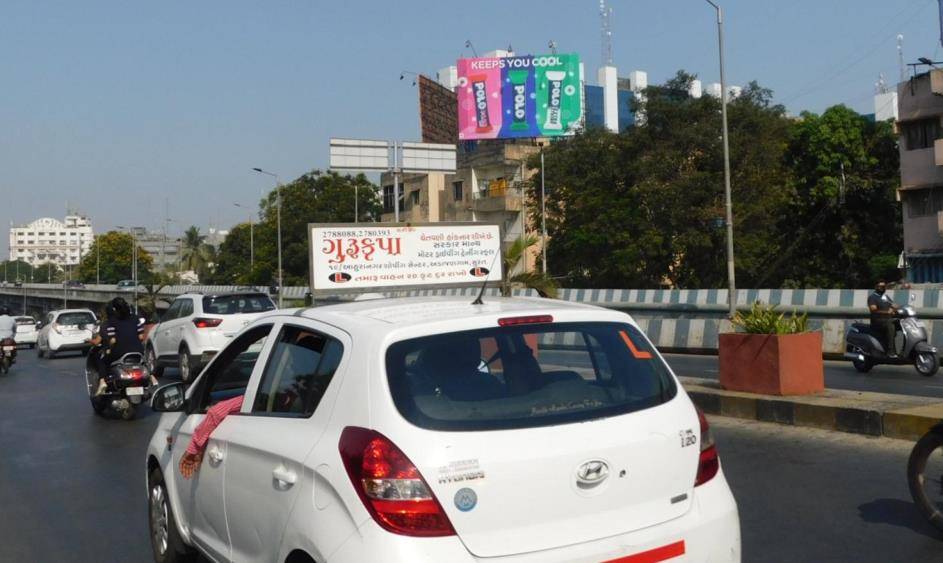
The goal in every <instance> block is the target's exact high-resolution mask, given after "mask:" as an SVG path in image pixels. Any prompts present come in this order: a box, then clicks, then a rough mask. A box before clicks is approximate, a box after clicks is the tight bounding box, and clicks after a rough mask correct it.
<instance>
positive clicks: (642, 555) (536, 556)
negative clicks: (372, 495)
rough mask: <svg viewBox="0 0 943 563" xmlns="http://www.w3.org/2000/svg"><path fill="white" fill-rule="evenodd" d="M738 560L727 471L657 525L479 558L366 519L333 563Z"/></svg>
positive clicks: (450, 543) (448, 541) (454, 540)
mask: <svg viewBox="0 0 943 563" xmlns="http://www.w3.org/2000/svg"><path fill="white" fill-rule="evenodd" d="M675 557H677V558H679V559H678V560H683V561H695V562H696V561H703V562H708V561H710V562H732V563H738V562H739V561H740V557H741V553H740V517H739V515H738V512H737V503H736V501H735V500H734V498H733V494H732V493H731V492H730V487H729V486H728V485H727V481H726V479H725V478H724V474H723V471H720V472H718V474H717V476H716V477H714V478H713V479H712V480H711V481H709V482H708V483H705V484H704V485H701V486H700V487H697V488H696V489H695V490H694V502H693V503H692V507H691V510H689V511H688V512H687V513H686V514H685V515H684V516H681V517H680V518H676V519H674V520H671V521H669V522H664V523H662V524H659V525H657V526H652V527H650V528H645V529H642V530H636V531H634V532H630V533H627V534H621V535H618V536H613V537H609V538H603V539H599V540H593V541H589V542H585V543H580V544H575V545H569V546H565V547H560V548H555V549H548V550H542V551H536V552H531V553H522V554H517V555H511V556H505V557H488V558H478V557H475V556H474V555H473V554H471V553H470V552H469V551H468V550H467V549H466V548H465V545H464V544H463V543H462V541H461V540H460V539H459V538H458V537H456V536H451V537H445V538H411V537H405V536H399V535H396V534H391V533H389V532H386V531H384V530H383V529H382V528H380V527H379V526H378V525H377V524H376V523H375V522H374V521H373V520H368V521H367V522H366V523H365V524H364V525H363V526H361V528H360V533H359V534H353V535H352V536H351V537H350V538H348V540H347V541H346V542H345V543H344V544H343V545H342V546H341V547H340V548H339V549H338V550H337V551H336V552H335V553H334V554H332V555H331V556H330V557H329V559H330V560H331V561H332V562H340V563H355V562H360V561H380V560H382V561H410V562H430V563H431V562H438V561H450V562H452V561H454V562H476V561H487V562H489V563H537V562H540V563H554V562H561V563H562V562H564V561H566V562H585V563H590V562H592V563H607V562H611V563H635V562H640V561H668V560H672V559H674V558H675Z"/></svg>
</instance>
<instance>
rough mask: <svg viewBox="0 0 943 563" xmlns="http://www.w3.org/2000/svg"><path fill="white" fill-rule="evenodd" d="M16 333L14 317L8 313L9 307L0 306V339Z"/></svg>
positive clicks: (11, 336)
mask: <svg viewBox="0 0 943 563" xmlns="http://www.w3.org/2000/svg"><path fill="white" fill-rule="evenodd" d="M15 334H16V319H14V318H13V317H12V316H11V315H10V309H8V308H6V307H0V340H4V339H7V338H13V336H14V335H15Z"/></svg>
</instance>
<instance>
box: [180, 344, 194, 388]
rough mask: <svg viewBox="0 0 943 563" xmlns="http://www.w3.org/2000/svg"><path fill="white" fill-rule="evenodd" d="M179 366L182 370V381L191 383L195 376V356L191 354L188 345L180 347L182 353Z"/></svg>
mask: <svg viewBox="0 0 943 563" xmlns="http://www.w3.org/2000/svg"><path fill="white" fill-rule="evenodd" d="M177 368H178V369H179V370H180V381H183V382H184V383H190V380H191V379H192V378H193V368H194V365H193V357H192V356H190V350H189V348H187V347H186V346H183V347H181V348H180V355H179V358H178V360H177Z"/></svg>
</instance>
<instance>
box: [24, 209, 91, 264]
mask: <svg viewBox="0 0 943 563" xmlns="http://www.w3.org/2000/svg"><path fill="white" fill-rule="evenodd" d="M94 239H95V234H94V232H93V231H92V222H91V221H90V220H89V219H88V218H87V217H84V216H82V215H75V214H73V215H66V217H65V219H64V220H63V221H59V220H57V219H53V218H51V217H43V218H40V219H36V220H35V221H33V222H31V223H29V224H26V225H20V226H11V227H10V259H11V260H22V261H24V262H26V263H28V264H30V265H31V266H33V267H35V266H39V265H40V264H46V263H50V262H51V263H53V264H55V265H57V266H75V265H77V264H78V263H79V262H80V261H81V260H82V257H83V256H85V254H87V253H88V251H89V250H90V249H91V246H92V242H93V241H94Z"/></svg>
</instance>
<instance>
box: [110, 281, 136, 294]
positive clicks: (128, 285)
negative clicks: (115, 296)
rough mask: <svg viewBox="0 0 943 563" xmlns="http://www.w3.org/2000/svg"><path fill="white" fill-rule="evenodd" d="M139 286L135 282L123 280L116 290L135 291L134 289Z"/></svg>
mask: <svg viewBox="0 0 943 563" xmlns="http://www.w3.org/2000/svg"><path fill="white" fill-rule="evenodd" d="M137 285H138V284H136V283H134V280H121V281H119V282H118V284H117V285H115V289H117V290H118V291H134V288H135V287H136V286H137Z"/></svg>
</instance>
